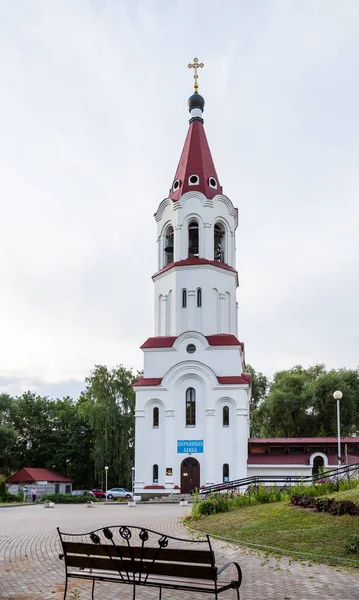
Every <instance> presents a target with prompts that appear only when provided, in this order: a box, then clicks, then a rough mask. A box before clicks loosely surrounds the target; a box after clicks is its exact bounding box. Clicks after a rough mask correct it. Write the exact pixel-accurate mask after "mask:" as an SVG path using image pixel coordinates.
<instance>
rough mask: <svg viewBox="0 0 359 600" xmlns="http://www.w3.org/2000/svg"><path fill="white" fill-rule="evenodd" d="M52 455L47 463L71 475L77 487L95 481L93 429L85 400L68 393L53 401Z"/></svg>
mask: <svg viewBox="0 0 359 600" xmlns="http://www.w3.org/2000/svg"><path fill="white" fill-rule="evenodd" d="M50 404H51V413H52V440H51V459H50V460H49V461H47V463H46V467H48V468H51V469H54V470H55V471H59V472H60V473H62V474H63V475H66V476H67V477H71V479H73V481H74V485H75V487H79V488H82V487H84V488H87V487H89V488H91V487H93V486H94V485H95V473H94V463H93V459H92V429H91V427H90V424H89V422H88V419H87V418H86V417H85V415H84V413H83V410H82V406H81V400H80V401H79V402H76V401H74V400H73V399H72V398H69V397H65V398H62V399H57V400H56V401H54V400H52V401H51V403H50Z"/></svg>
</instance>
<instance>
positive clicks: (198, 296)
mask: <svg viewBox="0 0 359 600" xmlns="http://www.w3.org/2000/svg"><path fill="white" fill-rule="evenodd" d="M197 306H202V290H201V288H198V289H197Z"/></svg>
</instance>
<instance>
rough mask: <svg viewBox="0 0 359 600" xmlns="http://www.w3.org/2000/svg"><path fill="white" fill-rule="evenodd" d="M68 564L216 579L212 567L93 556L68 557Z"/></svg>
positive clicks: (91, 567) (87, 567) (71, 565)
mask: <svg viewBox="0 0 359 600" xmlns="http://www.w3.org/2000/svg"><path fill="white" fill-rule="evenodd" d="M66 563H67V566H68V567H78V568H80V567H81V568H83V569H96V570H101V571H117V572H118V571H121V572H122V573H124V574H125V573H126V572H128V573H133V572H134V571H135V573H139V572H140V571H141V572H142V573H144V574H146V573H148V572H150V573H151V574H153V575H167V576H170V577H186V578H188V579H210V580H213V579H214V578H215V575H214V570H213V569H212V567H207V566H206V567H205V566H202V565H201V566H197V565H187V564H175V563H164V562H159V563H158V562H157V561H156V562H155V563H151V562H147V563H146V562H143V563H142V564H141V562H140V561H139V560H136V561H135V560H130V559H123V560H121V559H119V558H117V559H113V560H111V559H110V558H100V557H97V556H96V557H91V556H75V555H71V554H70V555H69V554H68V555H67V557H66Z"/></svg>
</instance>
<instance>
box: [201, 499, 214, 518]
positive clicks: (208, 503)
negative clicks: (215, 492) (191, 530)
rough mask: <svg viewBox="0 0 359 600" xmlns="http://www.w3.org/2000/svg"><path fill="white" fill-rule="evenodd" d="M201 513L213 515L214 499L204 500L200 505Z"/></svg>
mask: <svg viewBox="0 0 359 600" xmlns="http://www.w3.org/2000/svg"><path fill="white" fill-rule="evenodd" d="M198 512H199V514H200V515H213V514H214V513H215V504H214V502H213V500H202V502H200V503H199V505H198Z"/></svg>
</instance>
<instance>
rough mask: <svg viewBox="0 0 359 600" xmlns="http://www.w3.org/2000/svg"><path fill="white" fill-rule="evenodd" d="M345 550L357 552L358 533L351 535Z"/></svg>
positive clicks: (352, 552) (358, 547)
mask: <svg viewBox="0 0 359 600" xmlns="http://www.w3.org/2000/svg"><path fill="white" fill-rule="evenodd" d="M347 551H348V552H351V554H359V535H353V536H352V537H351V538H350V540H349V542H348V545H347Z"/></svg>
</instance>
